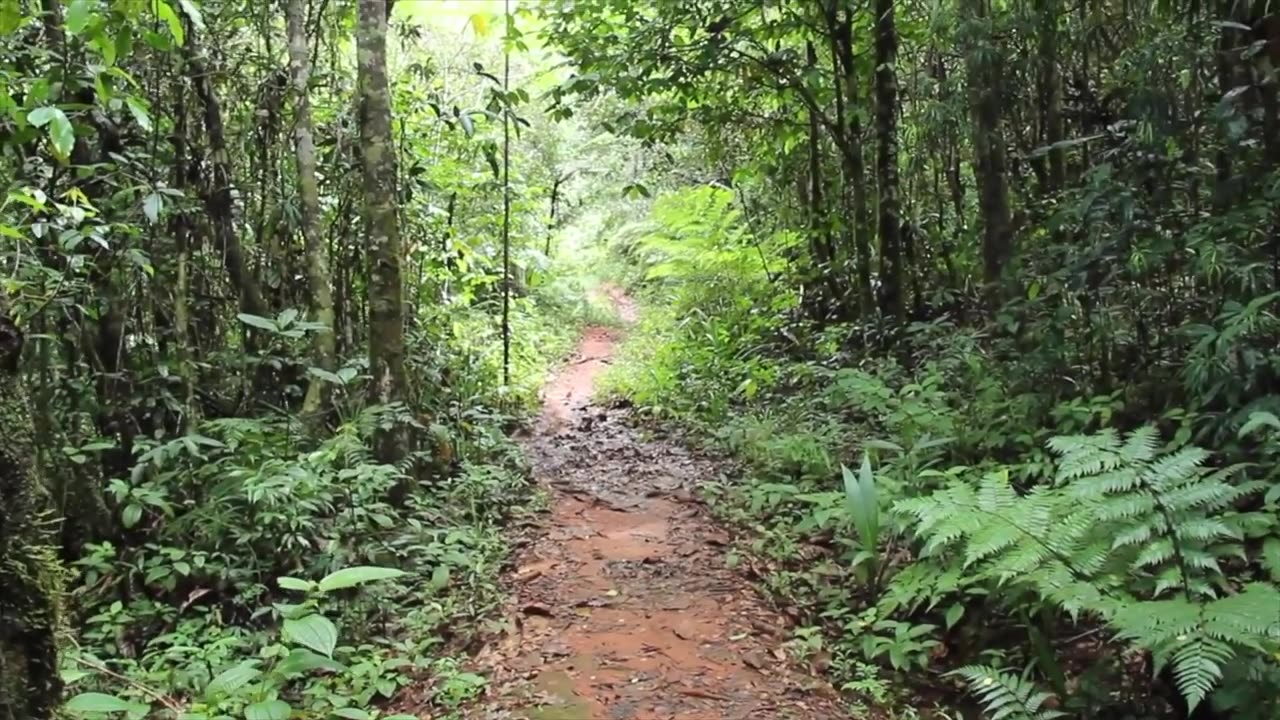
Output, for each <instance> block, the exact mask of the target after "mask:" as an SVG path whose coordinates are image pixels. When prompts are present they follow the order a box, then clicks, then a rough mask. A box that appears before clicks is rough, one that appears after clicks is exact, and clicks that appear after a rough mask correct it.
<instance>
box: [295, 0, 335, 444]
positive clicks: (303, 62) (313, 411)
mask: <svg viewBox="0 0 1280 720" xmlns="http://www.w3.org/2000/svg"><path fill="white" fill-rule="evenodd" d="M285 15H286V17H287V24H288V31H289V73H290V77H291V79H292V80H293V93H294V103H295V104H294V130H293V134H294V141H295V154H296V155H297V160H298V198H299V200H300V201H301V205H302V207H301V221H302V222H301V224H302V239H303V243H304V246H305V253H306V270H307V285H308V289H309V290H310V291H311V292H310V301H309V302H310V305H311V307H310V310H311V319H312V320H313V321H314V322H317V323H320V324H321V325H324V326H325V328H326V329H325V330H323V331H321V332H318V333H316V334H315V336H314V339H313V341H312V346H311V353H312V357H311V362H312V364H313V365H315V366H316V367H318V368H321V369H323V370H327V371H329V372H333V370H334V367H335V363H336V355H337V336H336V335H334V322H333V293H332V291H331V289H330V284H329V262H328V257H327V255H326V251H327V248H326V247H325V243H324V237H323V236H322V235H321V232H320V185H319V181H318V180H317V179H316V147H315V140H314V137H313V133H312V129H311V100H310V97H309V95H308V92H309V91H308V88H307V85H308V84H309V82H310V79H311V59H310V58H309V57H308V55H307V31H306V8H305V7H304V6H303V0H287V2H286V3H285ZM328 387H329V386H328V384H327V383H326V382H325V381H324V380H322V379H320V378H312V379H311V382H310V384H309V385H308V386H307V395H306V398H305V399H304V400H303V403H302V415H303V417H304V418H308V419H311V418H316V419H318V418H322V417H323V415H324V411H325V409H326V406H327V405H328V396H329V393H328Z"/></svg>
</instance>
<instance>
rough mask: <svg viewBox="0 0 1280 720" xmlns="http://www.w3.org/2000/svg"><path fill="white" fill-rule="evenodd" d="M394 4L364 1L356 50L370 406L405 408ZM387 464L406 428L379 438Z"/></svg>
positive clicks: (399, 453)
mask: <svg viewBox="0 0 1280 720" xmlns="http://www.w3.org/2000/svg"><path fill="white" fill-rule="evenodd" d="M387 11H388V8H387V3H386V0H360V5H359V7H358V10H357V12H358V22H357V26H356V48H357V54H358V66H357V70H358V75H359V85H360V139H361V142H362V145H363V158H362V160H363V165H364V223H365V232H366V237H367V242H366V246H367V247H368V253H367V259H368V263H369V292H368V297H369V370H370V373H371V374H372V375H373V383H372V384H371V385H370V398H369V399H370V401H371V402H373V403H375V404H379V405H384V404H387V403H393V402H404V401H406V400H407V399H408V395H409V382H408V378H407V377H406V375H405V369H404V355H405V346H404V302H403V299H402V298H403V295H404V292H403V289H402V288H401V281H400V225H399V221H398V219H397V217H396V206H395V197H396V196H395V183H396V167H395V152H394V148H393V147H392V137H391V93H390V90H389V88H388V86H387ZM375 444H376V450H377V453H378V457H379V459H380V460H382V461H383V462H387V463H395V462H398V461H400V460H401V459H402V458H403V457H404V456H405V454H406V453H407V451H408V440H407V437H406V435H405V433H404V432H403V431H402V430H400V429H390V430H382V431H380V433H379V436H378V438H377V439H376V443H375Z"/></svg>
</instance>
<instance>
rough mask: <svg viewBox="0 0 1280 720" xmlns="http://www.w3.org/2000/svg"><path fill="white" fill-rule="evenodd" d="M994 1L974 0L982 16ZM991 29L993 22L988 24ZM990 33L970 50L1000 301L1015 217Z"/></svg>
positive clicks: (992, 280)
mask: <svg viewBox="0 0 1280 720" xmlns="http://www.w3.org/2000/svg"><path fill="white" fill-rule="evenodd" d="M988 1H989V0H974V1H973V3H972V7H973V10H974V14H975V15H976V16H977V17H979V18H989V8H988V7H987V3H988ZM984 28H985V29H986V30H989V29H990V28H989V25H986V24H984ZM990 40H991V35H990V33H986V37H985V38H983V39H982V40H977V41H975V42H974V43H973V46H972V47H971V48H970V49H969V93H970V98H971V102H972V104H973V117H974V138H973V147H974V155H975V158H974V168H975V170H976V173H977V176H978V210H979V214H980V215H981V217H982V276H983V279H984V280H985V281H986V283H987V286H988V289H989V291H990V293H991V295H990V298H991V300H992V301H993V304H994V303H995V302H998V300H999V282H1000V279H1001V276H1002V275H1003V273H1004V269H1005V265H1006V264H1007V263H1008V261H1009V256H1010V254H1011V253H1012V251H1013V229H1012V226H1011V220H1010V218H1009V187H1008V180H1007V178H1006V177H1005V175H1006V166H1005V149H1004V132H1003V130H1002V128H1001V117H1000V88H1001V83H1000V72H1001V69H1000V67H999V65H1000V63H999V59H998V57H997V50H996V49H995V48H994V47H992V46H991V45H989V44H988V42H989V41H990Z"/></svg>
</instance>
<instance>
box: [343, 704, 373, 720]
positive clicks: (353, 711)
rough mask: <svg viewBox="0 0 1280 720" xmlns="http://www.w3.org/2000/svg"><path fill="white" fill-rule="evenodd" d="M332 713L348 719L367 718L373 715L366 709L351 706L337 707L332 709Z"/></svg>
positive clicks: (361, 719)
mask: <svg viewBox="0 0 1280 720" xmlns="http://www.w3.org/2000/svg"><path fill="white" fill-rule="evenodd" d="M333 714H334V715H337V716H338V717H340V718H347V719H348V720H369V718H371V717H373V716H372V715H370V714H369V713H368V711H366V710H361V709H360V708H353V707H344V708H338V709H337V710H334V711H333Z"/></svg>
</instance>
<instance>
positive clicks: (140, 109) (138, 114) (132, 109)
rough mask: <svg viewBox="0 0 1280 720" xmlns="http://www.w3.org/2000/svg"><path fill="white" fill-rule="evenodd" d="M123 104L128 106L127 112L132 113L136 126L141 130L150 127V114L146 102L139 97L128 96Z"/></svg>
mask: <svg viewBox="0 0 1280 720" xmlns="http://www.w3.org/2000/svg"><path fill="white" fill-rule="evenodd" d="M124 104H125V105H126V106H127V107H128V108H129V113H130V114H132V115H133V119H134V120H135V121H136V122H137V123H138V127H141V128H142V129H143V130H150V129H151V114H150V112H149V111H148V109H147V104H146V103H145V102H143V101H142V100H140V99H139V98H136V97H133V96H129V97H127V98H125V99H124Z"/></svg>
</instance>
